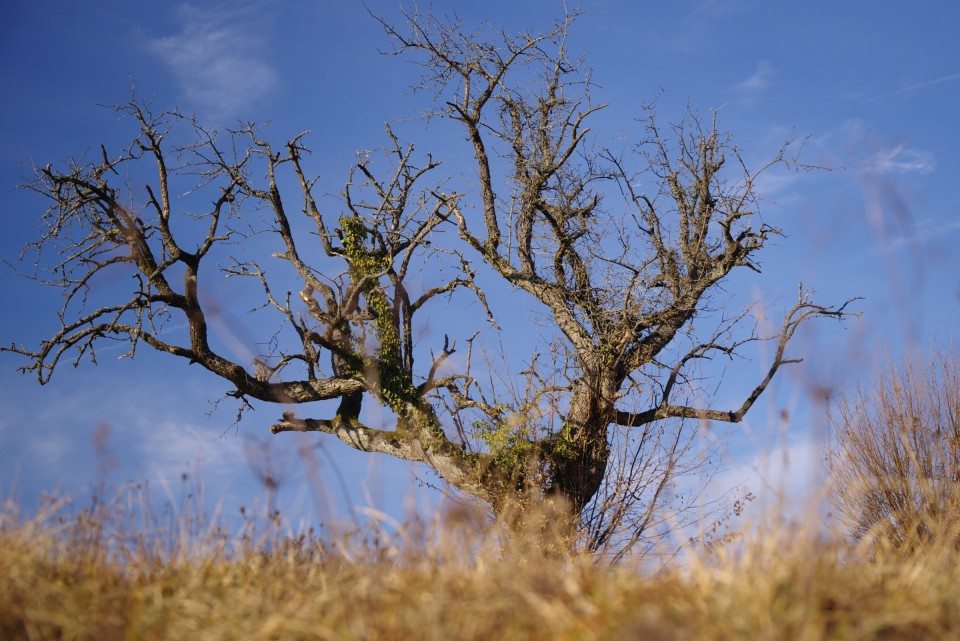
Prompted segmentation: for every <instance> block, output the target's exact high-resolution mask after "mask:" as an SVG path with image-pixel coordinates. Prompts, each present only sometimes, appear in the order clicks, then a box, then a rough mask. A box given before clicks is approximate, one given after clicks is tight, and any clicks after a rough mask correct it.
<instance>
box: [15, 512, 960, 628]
mask: <svg viewBox="0 0 960 641" xmlns="http://www.w3.org/2000/svg"><path fill="white" fill-rule="evenodd" d="M99 506H100V507H96V506H95V507H94V508H92V509H87V510H84V511H81V512H80V513H79V514H75V515H70V514H69V513H68V511H67V508H66V506H65V505H64V504H63V503H59V502H51V503H50V504H49V505H47V507H46V508H45V509H44V510H43V511H42V513H41V514H39V515H36V516H34V517H31V518H22V517H20V516H19V515H18V514H17V509H16V506H15V505H14V504H12V503H9V502H8V504H7V505H6V506H5V508H4V509H3V512H2V515H0V639H4V640H10V641H15V640H20V639H77V640H86V639H89V640H113V639H116V640H120V639H150V640H154V639H156V640H160V639H171V640H177V641H181V640H184V639H204V640H220V639H223V640H226V639H237V640H240V639H244V640H247V639H254V640H256V639H277V640H280V639H318V640H319V639H331V640H332V639H444V640H446V639H465V640H468V639H497V640H503V641H506V640H512V639H543V640H547V639H550V640H554V639H560V640H563V639H571V640H572V639H578V640H589V639H597V640H599V639H618V640H619V639H622V640H634V639H643V640H647V639H649V640H658V639H660V640H666V639H716V640H729V639H809V640H813V639H845V640H856V639H917V640H920V639H955V638H960V608H957V607H956V603H958V602H960V563H958V560H960V557H958V555H957V552H956V550H955V549H954V547H953V546H949V545H936V544H934V543H931V544H929V545H928V548H927V550H926V554H922V555H921V554H917V555H913V556H911V557H908V558H904V557H903V556H902V555H883V554H877V553H876V551H875V550H874V551H869V553H868V550H867V549H866V548H865V547H863V546H858V545H852V544H844V543H837V542H828V541H825V540H822V539H821V538H818V535H817V534H816V528H813V529H812V530H809V531H807V530H801V529H798V528H797V527H794V526H790V525H787V524H783V523H781V524H779V525H771V524H765V525H758V526H756V527H754V528H751V529H750V530H749V531H748V532H745V533H744V535H743V536H742V537H741V538H740V539H739V540H737V541H736V542H735V543H733V544H728V545H721V546H714V547H712V548H710V549H709V550H695V551H692V552H691V553H690V554H688V555H687V556H686V557H685V559H684V560H683V562H682V563H679V562H678V563H677V564H675V565H674V566H671V567H668V568H667V569H664V570H661V571H659V572H657V573H655V574H649V573H645V572H643V571H641V570H640V569H638V568H636V567H631V566H628V565H623V564H621V565H617V566H610V565H604V564H602V563H598V561H597V558H596V557H592V556H589V555H580V556H569V555H562V554H557V553H556V548H551V545H550V544H551V543H552V541H551V539H550V529H549V527H545V526H544V523H545V520H544V518H543V516H544V515H539V516H538V517H537V518H538V519H539V520H536V521H535V522H534V525H533V526H532V527H531V528H529V529H528V530H527V534H526V535H521V536H517V535H516V534H515V533H516V531H517V530H516V527H514V528H513V529H512V530H511V532H513V533H514V534H512V535H511V534H508V533H506V532H505V531H504V530H502V529H498V528H497V526H496V524H491V523H489V522H487V521H484V520H483V519H482V517H481V516H479V515H477V514H475V513H473V512H471V511H470V510H468V509H464V508H460V509H457V510H453V511H450V512H448V513H447V514H445V515H444V517H443V518H441V519H438V520H437V521H436V522H434V523H429V524H427V523H422V522H413V523H409V524H406V526H404V527H402V528H398V529H396V530H394V531H393V532H392V534H391V535H390V536H386V535H385V532H384V530H380V531H377V530H376V528H374V530H373V531H372V532H370V533H367V535H366V536H356V535H354V536H346V535H344V536H342V537H332V536H324V537H320V536H317V535H316V534H314V533H310V532H306V533H302V534H299V535H296V534H293V535H291V534H289V533H285V532H284V531H283V529H282V528H281V527H280V526H279V525H278V524H276V523H274V524H273V525H270V524H267V525H266V526H263V527H260V528H259V529H258V528H252V527H251V528H248V529H242V530H241V531H240V532H239V533H236V534H233V535H226V534H224V533H223V531H222V529H220V528H218V527H217V526H214V525H211V524H207V525H206V526H205V527H204V528H197V527H196V526H197V525H198V524H197V523H196V522H191V523H188V524H186V525H185V526H184V527H182V528H178V527H177V526H174V527H173V529H170V528H169V527H168V524H160V526H159V527H157V528H156V529H150V527H153V526H157V525H158V524H156V523H153V524H151V523H150V522H148V521H142V520H141V521H136V520H135V519H121V520H117V519H116V518H115V517H114V516H113V515H115V514H116V511H115V510H116V506H115V505H114V506H111V505H110V503H100V504H99ZM101 507H102V509H101ZM546 516H547V520H549V514H547V515H546ZM131 528H133V529H131ZM137 528H140V530H138V529H137ZM187 531H189V532H192V534H191V535H189V536H188V535H187V534H186V532H187Z"/></svg>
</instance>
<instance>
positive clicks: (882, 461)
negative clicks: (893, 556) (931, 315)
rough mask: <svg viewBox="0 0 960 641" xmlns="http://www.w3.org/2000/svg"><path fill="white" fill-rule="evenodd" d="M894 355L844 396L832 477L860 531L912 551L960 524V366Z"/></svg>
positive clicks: (853, 529) (843, 514) (951, 357)
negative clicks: (899, 358)
mask: <svg viewBox="0 0 960 641" xmlns="http://www.w3.org/2000/svg"><path fill="white" fill-rule="evenodd" d="M958 363H960V361H958V358H957V355H956V354H953V353H950V352H949V351H948V350H946V349H943V348H934V349H933V350H932V352H931V354H930V356H929V357H928V358H920V357H918V356H913V357H909V358H907V359H906V360H905V362H903V363H902V364H898V363H896V362H894V361H893V360H892V359H889V358H888V359H887V360H886V363H885V364H884V365H882V366H881V367H878V368H877V370H876V372H875V373H874V375H873V378H872V380H871V381H869V383H868V384H867V385H864V386H861V387H859V388H858V389H857V390H856V391H855V392H854V393H852V394H850V395H848V396H846V397H844V398H842V399H840V401H839V402H838V403H837V405H836V406H835V407H834V408H833V411H832V412H831V422H832V424H833V427H834V430H835V446H834V451H833V456H832V470H831V477H832V479H833V481H834V485H835V490H834V492H833V496H834V503H835V506H836V508H837V513H838V516H839V517H840V518H841V520H842V522H843V523H844V524H845V526H846V529H847V530H848V531H849V532H850V533H851V534H852V536H853V537H854V538H856V539H857V540H861V541H872V542H873V543H874V544H876V545H879V546H884V547H890V548H892V549H895V550H900V551H904V552H909V551H910V550H911V549H913V548H914V547H916V546H918V545H922V544H923V543H924V542H926V541H928V540H930V539H932V538H935V537H937V536H947V537H952V538H953V540H954V541H956V542H958V543H960V538H957V536H956V534H957V531H958V528H960V365H958Z"/></svg>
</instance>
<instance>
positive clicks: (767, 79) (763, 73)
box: [735, 60, 775, 94]
mask: <svg viewBox="0 0 960 641" xmlns="http://www.w3.org/2000/svg"><path fill="white" fill-rule="evenodd" d="M774 75H775V73H774V70H773V65H771V64H770V63H769V62H768V61H766V60H761V61H760V62H758V63H757V70H756V71H754V72H753V75H751V76H750V77H748V78H746V79H745V80H743V81H741V82H739V83H737V85H736V87H735V88H736V89H739V90H740V91H743V92H746V93H748V94H757V93H759V92H761V91H763V90H764V89H766V88H767V87H769V86H770V85H771V83H772V82H773V77H774Z"/></svg>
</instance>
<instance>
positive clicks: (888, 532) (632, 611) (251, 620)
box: [0, 352, 960, 641]
mask: <svg viewBox="0 0 960 641" xmlns="http://www.w3.org/2000/svg"><path fill="white" fill-rule="evenodd" d="M956 362H957V360H956V359H955V358H952V357H950V358H948V357H946V356H944V354H943V353H942V352H941V353H939V354H937V355H935V357H934V359H933V360H932V361H931V363H932V364H931V365H929V366H920V365H917V364H910V365H908V366H906V367H905V368H903V369H896V368H889V369H888V370H886V371H885V372H883V373H882V374H881V375H880V376H879V377H878V378H877V381H876V382H875V386H874V388H873V389H872V390H870V391H862V390H861V391H860V392H858V393H857V394H855V395H853V396H851V397H849V398H848V399H847V400H846V401H844V402H842V403H841V404H840V405H839V411H838V412H837V413H836V414H835V420H838V421H839V422H838V423H837V427H838V430H839V432H838V439H837V442H836V445H837V456H838V458H836V459H835V462H836V461H837V460H843V461H845V463H844V465H843V466H842V469H839V470H835V472H836V473H837V476H836V479H837V481H836V482H834V483H833V484H832V485H828V487H830V488H832V489H833V495H832V496H830V497H827V498H828V499H829V500H831V501H832V502H833V505H834V506H835V507H839V508H840V511H841V516H842V517H844V518H845V519H846V520H845V521H844V520H843V519H841V523H845V524H846V525H847V527H848V529H847V530H844V531H842V532H840V534H839V535H838V536H836V537H834V538H828V537H826V536H825V535H824V529H823V528H822V527H821V525H820V519H819V518H817V517H816V516H812V517H811V518H809V519H806V520H805V522H806V523H807V524H808V526H806V527H799V526H796V525H791V524H789V523H788V522H787V521H786V520H785V519H782V518H779V519H778V518H776V517H772V518H770V519H768V520H767V521H766V522H762V523H756V524H753V525H752V526H746V527H745V530H744V531H743V532H742V533H741V535H740V536H734V537H730V538H729V539H728V540H726V542H725V543H718V544H714V545H711V546H707V547H701V548H699V549H692V548H687V549H686V550H685V553H684V554H682V555H681V556H679V557H677V558H674V559H672V560H671V561H670V564H669V565H668V566H667V567H666V568H660V569H658V570H651V569H649V568H648V567H639V566H636V567H634V566H630V565H628V564H626V563H624V562H621V563H618V564H615V565H610V564H609V563H605V562H604V561H603V559H602V558H601V557H599V556H590V555H586V554H582V555H574V554H570V553H569V552H568V550H569V549H570V546H569V541H565V540H564V539H563V538H562V535H563V534H564V533H565V532H568V531H564V530H563V528H559V527H558V526H557V524H558V523H563V519H560V518H557V515H556V514H555V513H551V512H550V510H549V509H548V506H543V507H542V509H539V510H537V509H533V510H531V513H528V514H526V515H525V516H524V518H520V517H518V516H517V515H516V514H514V515H513V516H512V517H511V518H509V519H506V520H507V521H508V522H509V523H510V528H509V529H505V528H501V527H499V526H498V525H497V524H494V523H490V522H489V521H488V520H487V519H486V518H485V517H484V516H482V515H481V514H478V513H474V512H472V511H471V510H469V509H468V508H465V507H460V508H457V509H455V510H454V509H451V510H450V511H449V512H448V513H447V514H445V515H444V516H443V517H442V518H439V519H437V521H436V522H434V523H430V524H426V523H423V522H419V521H413V522H411V523H409V524H407V525H405V526H402V527H396V528H393V529H388V528H386V527H381V528H378V526H377V522H376V521H375V520H374V521H372V523H371V525H370V528H369V530H368V531H367V532H365V533H360V534H358V533H353V534H352V535H346V534H344V535H335V534H334V533H330V532H324V533H322V535H321V534H318V533H316V532H312V531H308V532H305V533H303V534H300V535H295V534H293V533H291V532H290V531H289V530H287V529H284V526H283V524H282V523H280V520H279V517H276V516H275V515H274V516H273V517H269V516H264V517H261V518H260V519H259V520H258V519H256V518H252V517H250V516H249V515H248V518H247V520H246V522H245V524H244V525H243V527H242V528H241V529H240V531H239V532H233V533H228V532H227V531H226V530H225V527H224V526H223V525H222V523H223V520H222V519H219V518H218V517H217V516H216V515H213V516H209V515H206V514H205V513H204V512H203V507H202V506H203V501H202V498H201V497H202V493H189V494H186V495H185V496H186V497H187V498H186V499H184V500H183V501H182V502H181V503H180V504H179V505H177V506H176V508H171V509H169V510H168V511H160V512H159V516H158V513H157V512H155V511H154V510H152V508H151V505H150V501H149V499H148V498H147V497H148V496H149V493H148V492H146V491H145V489H144V488H141V487H139V486H135V487H131V488H128V489H126V490H125V491H122V492H118V493H117V494H116V495H115V496H114V497H113V498H112V499H111V500H109V501H106V502H104V501H101V500H95V501H94V502H93V504H92V505H91V506H90V507H88V508H86V509H84V510H83V511H81V512H80V513H79V514H77V513H76V512H74V511H72V508H71V507H70V506H69V504H68V503H67V502H65V501H57V500H50V501H48V502H47V503H46V504H45V505H44V507H42V508H41V509H40V510H39V514H37V515H34V516H31V517H29V518H24V517H22V516H21V515H20V514H19V513H18V509H17V506H16V504H14V503H13V502H11V501H7V503H6V504H5V505H4V506H2V508H0V641H17V640H21V639H76V640H103V641H113V640H118V641H119V640H121V639H144V640H162V639H171V640H177V641H181V640H185V639H204V640H214V641H215V640H220V639H223V640H227V639H237V640H241V639H242V640H249V639H252V640H260V639H277V640H286V639H304V640H306V639H417V640H421V639H423V640H429V639H444V640H446V639H458V640H459V639H463V640H469V639H496V640H497V641H510V640H512V639H544V640H547V639H549V640H565V639H570V640H574V639H576V640H583V641H588V640H593V639H597V640H600V639H622V640H633V639H642V640H650V641H657V640H668V639H669V640H672V639H691V640H700V639H702V640H708V639H715V640H718V641H720V640H723V641H726V640H732V639H749V640H767V639H769V640H780V639H790V640H793V639H797V640H804V641H806V640H809V641H815V640H820V639H838V640H840V639H842V640H845V641H856V640H861V639H862V640H868V639H884V640H889V639H906V640H925V641H926V640H931V639H933V640H936V639H957V638H960V608H958V607H957V604H958V603H960V546H958V545H957V544H956V542H957V541H960V519H957V518H955V515H956V505H957V503H956V502H955V501H954V497H955V496H956V492H955V490H954V489H953V488H954V486H955V484H956V478H957V477H956V474H960V467H958V465H957V464H956V461H957V460H958V458H957V457H958V456H960V448H958V445H957V443H958V442H960V441H958V438H960V437H958V434H960V431H958V427H957V420H958V418H957V417H958V416H960V404H958V402H957V400H958V396H957V389H960V376H958V374H957V368H956V365H955V363H956ZM878 488H879V490H882V491H879V490H878ZM878 497H880V498H883V497H885V500H886V502H884V501H881V500H879V498H878ZM266 504H268V505H269V504H270V501H269V500H268V501H267V502H266ZM258 524H259V525H258ZM388 532H389V534H388Z"/></svg>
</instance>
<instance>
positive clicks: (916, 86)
mask: <svg viewBox="0 0 960 641" xmlns="http://www.w3.org/2000/svg"><path fill="white" fill-rule="evenodd" d="M957 80H960V73H951V74H947V75H944V76H940V77H939V78H934V79H933V80H925V81H923V82H916V83H913V84H910V85H907V86H906V87H901V88H900V89H895V90H893V91H885V92H883V93H880V94H877V95H875V96H870V97H869V98H863V99H862V100H859V101H857V102H856V103H854V105H852V106H855V107H860V106H863V105H868V104H870V103H874V102H880V101H882V100H887V99H889V98H896V97H897V96H904V95H907V94H911V93H915V92H917V91H919V90H920V89H926V88H927V87H933V86H935V85H940V84H943V83H946V82H955V81H957Z"/></svg>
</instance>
